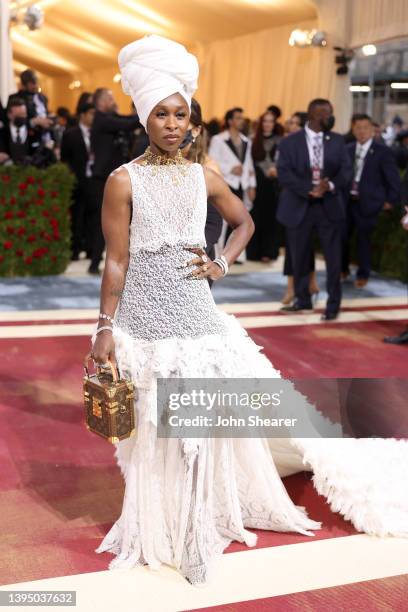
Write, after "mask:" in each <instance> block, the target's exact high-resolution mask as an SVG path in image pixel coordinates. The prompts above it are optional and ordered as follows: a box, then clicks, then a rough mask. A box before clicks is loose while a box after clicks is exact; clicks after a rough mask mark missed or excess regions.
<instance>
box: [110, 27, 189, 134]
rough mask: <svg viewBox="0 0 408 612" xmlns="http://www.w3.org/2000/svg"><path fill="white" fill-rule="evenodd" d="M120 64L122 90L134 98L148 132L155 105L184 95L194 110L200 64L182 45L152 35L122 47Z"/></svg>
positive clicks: (142, 122) (141, 121) (140, 117)
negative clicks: (149, 120)
mask: <svg viewBox="0 0 408 612" xmlns="http://www.w3.org/2000/svg"><path fill="white" fill-rule="evenodd" d="M118 63H119V68H120V71H121V74H122V89H123V91H124V92H125V94H128V95H129V96H132V100H133V102H134V104H135V106H136V110H137V113H138V115H139V119H140V123H141V124H142V125H143V126H144V127H145V128H146V124H147V118H148V117H149V115H150V113H151V111H152V110H153V108H154V107H155V106H156V104H158V103H159V102H161V101H162V100H164V99H165V98H167V97H168V96H171V95H172V94H175V93H179V94H181V95H182V96H183V98H184V99H185V100H186V102H187V104H188V106H189V108H191V98H192V97H193V94H194V92H195V90H196V89H197V79H198V71H199V70H198V62H197V58H196V57H195V56H194V55H192V54H191V53H189V52H188V51H187V50H186V48H185V47H183V45H180V44H179V43H176V42H174V41H173V40H169V39H168V38H163V37H162V36H157V35H156V34H152V35H150V36H145V37H144V38H141V39H140V40H136V41H135V42H132V43H130V44H129V45H126V46H125V47H123V49H121V50H120V52H119V57H118Z"/></svg>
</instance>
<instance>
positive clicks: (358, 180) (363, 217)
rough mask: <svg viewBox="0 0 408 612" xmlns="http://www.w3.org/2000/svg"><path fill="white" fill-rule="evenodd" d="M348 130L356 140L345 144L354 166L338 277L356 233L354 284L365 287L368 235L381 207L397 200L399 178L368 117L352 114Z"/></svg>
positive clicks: (346, 271) (344, 270)
mask: <svg viewBox="0 0 408 612" xmlns="http://www.w3.org/2000/svg"><path fill="white" fill-rule="evenodd" d="M352 131H353V134H354V136H355V138H356V142H354V143H350V144H349V145H347V152H348V154H349V156H350V160H351V162H352V164H353V167H354V173H353V179H352V182H351V185H350V187H349V194H348V202H347V207H346V213H347V221H346V224H345V231H344V235H343V261H342V277H343V280H345V279H346V278H347V277H348V275H349V274H350V269H349V244H350V240H351V235H352V232H353V229H354V228H355V229H356V233H357V263H358V269H357V278H356V280H355V282H354V285H355V287H357V288H359V289H361V288H363V287H365V285H366V284H367V282H368V278H369V276H370V272H371V236H372V233H373V230H374V228H375V226H376V224H377V221H378V217H379V214H380V213H381V211H382V210H390V209H391V208H392V207H393V206H395V205H397V204H398V202H399V200H400V191H401V181H400V178H399V172H398V167H397V164H396V161H395V159H394V156H393V154H392V151H391V149H390V148H389V147H387V146H386V145H384V144H382V143H379V142H376V141H375V140H374V126H373V123H372V120H371V117H369V116H368V115H364V114H360V115H354V116H353V120H352Z"/></svg>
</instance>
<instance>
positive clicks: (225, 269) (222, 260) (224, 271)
mask: <svg viewBox="0 0 408 612" xmlns="http://www.w3.org/2000/svg"><path fill="white" fill-rule="evenodd" d="M213 263H216V264H217V265H218V266H219V267H220V268H221V270H222V275H223V276H225V275H226V274H227V272H228V262H227V260H226V259H225V257H224V255H221V256H220V257H216V258H215V259H214V260H213Z"/></svg>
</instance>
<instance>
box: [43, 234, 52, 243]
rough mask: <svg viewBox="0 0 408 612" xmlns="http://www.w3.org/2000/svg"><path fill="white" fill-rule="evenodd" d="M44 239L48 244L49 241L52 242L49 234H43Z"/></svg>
mask: <svg viewBox="0 0 408 612" xmlns="http://www.w3.org/2000/svg"><path fill="white" fill-rule="evenodd" d="M44 239H45V240H47V241H48V242H49V241H50V240H52V236H51V234H47V233H45V234H44Z"/></svg>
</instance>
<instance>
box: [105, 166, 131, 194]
mask: <svg viewBox="0 0 408 612" xmlns="http://www.w3.org/2000/svg"><path fill="white" fill-rule="evenodd" d="M105 191H108V192H110V193H113V192H114V193H115V194H116V195H119V196H123V197H126V198H128V197H129V196H130V194H131V192H132V186H131V183H130V176H129V172H128V171H127V170H126V168H124V167H123V166H120V167H119V168H116V169H115V170H113V171H112V172H111V173H110V175H109V176H108V180H107V181H106V185H105Z"/></svg>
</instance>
